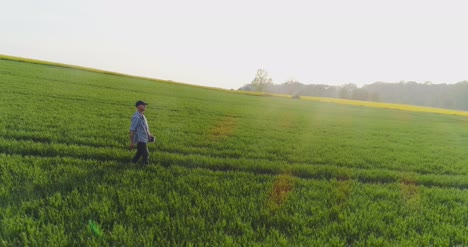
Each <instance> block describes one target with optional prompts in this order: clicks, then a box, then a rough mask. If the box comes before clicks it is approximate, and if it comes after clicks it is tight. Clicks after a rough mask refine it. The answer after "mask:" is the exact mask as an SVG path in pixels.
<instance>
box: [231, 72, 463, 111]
mask: <svg viewBox="0 0 468 247" xmlns="http://www.w3.org/2000/svg"><path fill="white" fill-rule="evenodd" d="M239 90H243V91H254V92H265V93H275V94H289V95H292V96H294V97H300V96H315V97H327V98H341V99H353V100H363V101H374V102H386V103H397V104H409V105H420V106H430V107H438V108H447V109H455V110H468V81H461V82H458V83H455V84H445V83H444V84H433V83H431V82H425V83H418V82H414V81H401V82H399V83H388V82H374V83H372V84H368V85H364V86H362V87H358V86H357V85H356V84H353V83H348V84H344V85H340V86H331V85H325V84H303V83H301V82H298V81H295V80H289V81H286V82H284V83H282V84H274V83H273V80H272V79H271V78H270V77H269V76H268V72H267V71H265V70H263V69H259V70H258V71H257V74H256V76H255V78H254V80H253V81H252V82H251V83H249V84H246V85H244V86H243V87H241V88H239Z"/></svg>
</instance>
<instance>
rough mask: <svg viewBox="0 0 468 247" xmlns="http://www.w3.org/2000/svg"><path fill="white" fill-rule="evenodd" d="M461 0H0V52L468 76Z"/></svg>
mask: <svg viewBox="0 0 468 247" xmlns="http://www.w3.org/2000/svg"><path fill="white" fill-rule="evenodd" d="M467 10H468V2H466V1H458V0H445V1H440V0H438V1H433V0H393V1H388V0H386V1H381V0H354V1H349V0H327V1H325V0H323V1H316V0H309V1H305V0H304V1H299V0H289V1H276V0H236V1H223V0H197V1H193V0H192V1H190V0H187V1H183V0H171V1H168V0H166V1H159V0H147V1H145V0H133V1H128V0H127V1H121V0H92V1H91V0H79V1H78V0H75V1H63V0H41V1H37V0H28V1H26V0H15V1H7V0H0V54H4V55H12V56H19V57H26V58H34V59H41V60H47V61H53V62H60V63H66V64H73V65H79V66H85V67H91V68H97V69H103V70H110V71H115V72H121V73H126V74H131V75H140V76H147V77H152V78H159V79H166V80H173V81H179V82H185V83H190V84H197V85H205V86H212V87H219V88H227V89H237V88H239V87H241V86H243V85H245V84H247V83H250V82H251V81H252V80H253V79H254V77H255V74H256V71H257V69H259V68H262V69H265V70H266V71H268V72H269V75H270V77H271V78H272V79H273V82H274V83H284V82H286V81H287V80H296V81H300V82H301V83H304V84H312V83H313V84H329V85H341V84H345V83H355V84H357V85H364V84H370V83H373V82H376V81H385V82H400V81H403V80H404V81H417V82H426V81H431V82H432V83H456V82H459V81H463V80H468V31H467V30H468V22H467V21H466V14H467V13H466V12H467Z"/></svg>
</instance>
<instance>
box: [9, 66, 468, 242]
mask: <svg viewBox="0 0 468 247" xmlns="http://www.w3.org/2000/svg"><path fill="white" fill-rule="evenodd" d="M140 99H142V100H145V101H147V102H148V103H149V106H148V109H147V113H146V117H147V119H148V122H149V125H150V127H151V129H152V132H153V134H155V136H156V138H157V142H156V143H155V144H150V145H149V148H150V152H151V155H150V160H151V162H152V164H151V165H149V166H140V165H136V166H135V165H131V164H130V162H129V160H130V159H131V157H132V155H133V153H134V151H130V150H128V148H127V146H128V144H129V141H128V128H129V125H130V117H131V116H132V114H133V112H134V111H135V109H134V102H135V101H137V100H140ZM451 113H453V112H451ZM463 114H464V113H461V114H459V115H456V114H454V113H453V114H435V113H430V112H415V111H405V110H398V109H384V108H375V107H364V106H360V105H350V104H334V103H329V102H321V101H308V100H293V99H288V98H285V97H265V96H253V95H244V94H238V93H232V92H229V91H223V90H212V89H207V88H201V87H193V86H189V85H184V84H174V83H168V82H164V81H157V80H149V79H144V78H132V77H128V76H122V75H118V74H106V73H102V72H101V71H85V70H81V69H79V68H65V67H59V66H53V65H51V64H47V65H46V64H33V63H27V62H18V61H10V60H0V245H6V246H10V245H13V246H25V245H30V246H69V245H72V246H114V245H117V246H152V245H157V246H169V245H183V246H186V245H209V246H238V245H267V246H290V245H306V246H326V245H329V246H349V245H353V246H400V245H401V246H428V245H434V246H456V245H459V246H467V245H468V227H467V226H468V206H467V205H468V190H467V189H468V148H466V147H467V146H468V118H467V117H466V116H461V115H463Z"/></svg>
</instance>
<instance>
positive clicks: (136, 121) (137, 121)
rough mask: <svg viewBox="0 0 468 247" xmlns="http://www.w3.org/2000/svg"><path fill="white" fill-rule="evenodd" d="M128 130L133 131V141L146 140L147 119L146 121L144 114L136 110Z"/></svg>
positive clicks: (147, 132)
mask: <svg viewBox="0 0 468 247" xmlns="http://www.w3.org/2000/svg"><path fill="white" fill-rule="evenodd" d="M130 131H133V133H134V139H133V140H134V142H135V143H138V142H148V135H149V133H150V132H149V127H148V121H146V118H145V115H143V114H142V113H140V112H138V111H136V112H135V114H133V117H132V124H131V125H130Z"/></svg>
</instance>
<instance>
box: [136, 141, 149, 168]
mask: <svg viewBox="0 0 468 247" xmlns="http://www.w3.org/2000/svg"><path fill="white" fill-rule="evenodd" d="M142 156H143V164H146V165H147V164H148V163H149V151H148V146H147V145H146V142H139V143H137V152H136V154H135V157H133V159H132V162H133V163H137V161H138V160H139V159H140V157H142Z"/></svg>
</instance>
